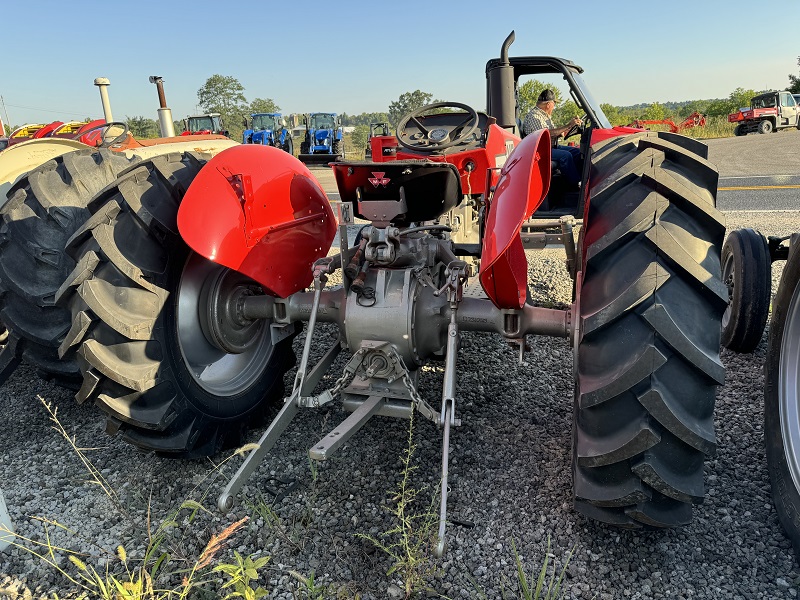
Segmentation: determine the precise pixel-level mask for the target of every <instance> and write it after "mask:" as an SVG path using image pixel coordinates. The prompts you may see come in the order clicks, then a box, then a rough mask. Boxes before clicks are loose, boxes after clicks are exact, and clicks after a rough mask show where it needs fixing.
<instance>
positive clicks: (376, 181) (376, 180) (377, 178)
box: [368, 171, 391, 187]
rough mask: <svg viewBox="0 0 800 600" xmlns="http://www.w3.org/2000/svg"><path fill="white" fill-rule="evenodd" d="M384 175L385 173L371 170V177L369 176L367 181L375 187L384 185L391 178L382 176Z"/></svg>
mask: <svg viewBox="0 0 800 600" xmlns="http://www.w3.org/2000/svg"><path fill="white" fill-rule="evenodd" d="M384 175H386V173H376V172H375V171H373V172H372V177H369V178H368V181H369V182H370V183H371V184H372V185H374V186H375V187H378V186H379V185H382V186H383V187H386V184H387V183H389V182H390V181H391V179H389V178H388V177H384Z"/></svg>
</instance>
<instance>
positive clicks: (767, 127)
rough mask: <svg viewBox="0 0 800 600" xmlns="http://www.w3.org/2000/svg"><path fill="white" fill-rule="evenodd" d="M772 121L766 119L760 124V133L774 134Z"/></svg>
mask: <svg viewBox="0 0 800 600" xmlns="http://www.w3.org/2000/svg"><path fill="white" fill-rule="evenodd" d="M772 129H773V127H772V121H769V120H767V119H764V120H763V121H761V122H760V123H759V124H758V133H772Z"/></svg>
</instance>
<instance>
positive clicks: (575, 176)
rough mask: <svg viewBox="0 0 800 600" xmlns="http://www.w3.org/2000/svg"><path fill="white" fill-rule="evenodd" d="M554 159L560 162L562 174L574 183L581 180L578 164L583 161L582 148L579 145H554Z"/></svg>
mask: <svg viewBox="0 0 800 600" xmlns="http://www.w3.org/2000/svg"><path fill="white" fill-rule="evenodd" d="M551 156H552V159H553V160H554V161H556V163H558V169H559V170H560V171H561V174H562V175H563V176H564V177H566V178H567V181H569V182H570V183H571V184H573V185H577V184H578V182H579V181H580V180H581V176H580V173H579V172H578V164H580V161H581V149H580V148H578V147H577V146H554V147H553V153H552V155H551Z"/></svg>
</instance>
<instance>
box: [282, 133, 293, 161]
mask: <svg viewBox="0 0 800 600" xmlns="http://www.w3.org/2000/svg"><path fill="white" fill-rule="evenodd" d="M281 149H282V150H283V151H284V152H288V153H289V154H291V155H292V156H294V142H292V138H290V137H289V136H288V135H287V136H286V141H285V142H284V143H283V146H281Z"/></svg>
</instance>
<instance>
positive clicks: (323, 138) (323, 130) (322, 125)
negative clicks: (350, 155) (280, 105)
mask: <svg viewBox="0 0 800 600" xmlns="http://www.w3.org/2000/svg"><path fill="white" fill-rule="evenodd" d="M304 121H305V125H306V135H305V140H303V142H302V143H301V144H300V156H299V158H300V160H301V161H302V162H304V163H307V164H308V163H328V162H334V161H337V160H342V159H343V158H344V135H343V132H342V120H341V118H340V117H338V116H337V115H336V113H311V114H308V115H306V117H305V119H304Z"/></svg>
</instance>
